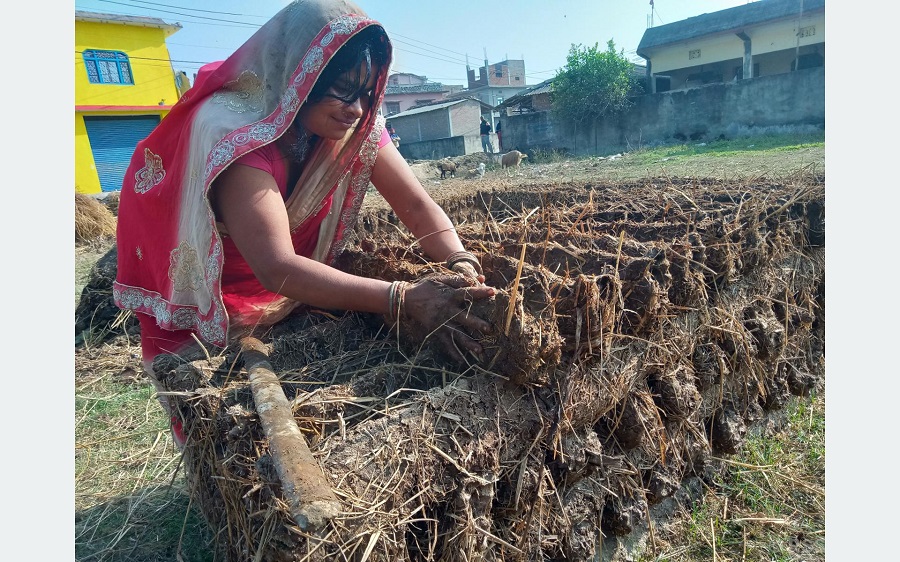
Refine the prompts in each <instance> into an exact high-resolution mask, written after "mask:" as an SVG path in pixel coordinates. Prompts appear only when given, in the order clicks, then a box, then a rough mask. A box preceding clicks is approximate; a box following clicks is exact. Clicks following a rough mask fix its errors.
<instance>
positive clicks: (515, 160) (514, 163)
mask: <svg viewBox="0 0 900 562" xmlns="http://www.w3.org/2000/svg"><path fill="white" fill-rule="evenodd" d="M525 158H528V155H527V154H522V153H521V152H519V151H518V150H510V151H509V152H507V153H506V154H504V155H503V156H502V157H501V158H500V168H518V167H519V164H521V163H522V160H524V159H525ZM507 174H509V172H507Z"/></svg>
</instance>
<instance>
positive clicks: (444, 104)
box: [388, 98, 491, 119]
mask: <svg viewBox="0 0 900 562" xmlns="http://www.w3.org/2000/svg"><path fill="white" fill-rule="evenodd" d="M467 101H474V102H476V103H478V104H480V105H481V106H483V107H486V108H490V107H491V106H490V105H488V104H486V103H484V102H483V101H481V100H479V99H478V98H462V99H456V100H451V101H440V102H436V103H430V104H428V105H420V106H419V107H414V108H412V109H407V110H406V111H401V112H400V113H395V114H393V115H391V116H390V117H389V118H388V119H396V118H398V117H407V116H409V115H418V114H420V113H428V112H431V111H437V110H439V109H447V108H448V107H451V106H454V105H456V104H459V103H463V102H467Z"/></svg>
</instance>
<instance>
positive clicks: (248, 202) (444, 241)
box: [212, 145, 494, 361]
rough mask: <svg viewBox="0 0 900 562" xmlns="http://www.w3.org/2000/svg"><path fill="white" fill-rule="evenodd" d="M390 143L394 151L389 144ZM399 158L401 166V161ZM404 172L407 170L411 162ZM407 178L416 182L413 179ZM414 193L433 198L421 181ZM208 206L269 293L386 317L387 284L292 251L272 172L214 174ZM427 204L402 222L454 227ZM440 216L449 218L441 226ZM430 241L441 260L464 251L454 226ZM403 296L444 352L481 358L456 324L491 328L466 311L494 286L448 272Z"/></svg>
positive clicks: (406, 308) (412, 208) (406, 310)
mask: <svg viewBox="0 0 900 562" xmlns="http://www.w3.org/2000/svg"><path fill="white" fill-rule="evenodd" d="M388 146H389V148H390V149H392V150H393V151H394V152H396V149H395V148H394V146H393V145H388ZM382 150H383V149H382ZM398 156H399V154H398ZM401 162H403V164H404V166H406V163H405V161H403V160H402V158H401ZM406 169H407V172H408V173H409V174H410V175H411V174H412V172H411V171H410V170H409V167H408V166H407V167H406ZM412 179H413V181H415V183H416V184H417V185H418V181H417V180H415V177H414V176H413V177H412ZM419 190H420V191H421V192H422V194H423V195H424V196H425V198H426V199H427V200H428V201H431V199H430V198H429V197H428V196H427V194H425V193H424V190H422V188H421V186H419ZM392 195H393V199H394V200H395V201H396V200H400V201H405V200H406V198H404V197H403V195H404V194H403V190H402V189H401V190H399V191H397V192H396V193H393V194H392ZM423 203H426V202H425V201H423ZM212 204H213V209H214V210H215V212H216V216H217V217H218V218H219V219H220V220H221V221H222V222H223V223H224V224H225V228H226V229H227V230H228V234H229V236H231V238H232V239H233V240H234V243H235V245H236V246H237V249H238V251H239V252H240V253H241V255H242V256H243V257H244V259H246V260H247V263H248V265H249V266H250V269H252V270H253V273H254V274H255V275H256V277H257V279H259V281H260V283H261V284H262V285H263V287H265V288H266V289H267V290H269V291H272V292H274V293H278V294H280V295H284V296H286V297H288V298H291V299H294V300H296V301H299V302H302V303H304V304H308V305H313V306H318V307H322V308H333V309H341V310H355V311H362V312H376V313H379V314H388V312H389V310H390V300H391V297H390V287H391V284H390V283H389V282H387V281H381V280H378V279H370V278H366V277H359V276H356V275H350V274H349V273H344V272H342V271H339V270H337V269H335V268H333V267H329V266H327V265H325V264H322V263H319V262H316V261H314V260H311V259H308V258H304V257H302V256H298V255H297V254H296V253H295V251H294V246H293V243H292V241H291V236H290V226H289V221H288V216H287V211H286V209H285V206H284V201H283V199H282V198H281V193H280V192H279V191H278V186H277V184H276V183H275V179H274V178H273V177H272V176H271V174H269V173H267V172H264V171H262V170H258V169H256V168H251V167H249V166H242V165H239V164H238V165H232V166H230V167H229V168H228V169H227V170H225V171H224V172H222V174H221V175H220V176H219V177H218V178H217V179H216V183H215V185H214V187H213V195H212ZM432 205H433V208H432V207H431V206H429V205H427V204H424V205H421V206H420V205H419V204H411V205H409V206H408V207H405V209H406V210H405V212H404V213H403V215H401V219H404V220H412V221H414V224H416V225H417V228H418V229H419V231H420V232H421V231H422V229H423V228H429V227H428V226H425V227H423V226H421V224H420V223H424V224H426V225H432V224H439V225H440V224H446V225H448V226H451V225H450V221H449V219H448V218H447V216H446V214H444V212H443V211H442V210H441V209H440V207H438V206H437V205H436V204H434V203H433V202H432ZM417 208H419V209H421V208H424V209H426V210H427V212H428V213H429V218H427V219H426V220H424V221H418V222H416V221H415V215H416V209H417ZM434 209H437V212H435V210H434ZM398 215H400V213H399V212H398ZM440 217H443V220H444V221H446V222H445V223H441V222H440ZM448 234H449V236H450V237H449V238H448V236H447V235H448ZM432 238H433V240H432V241H431V242H429V248H431V251H433V252H436V253H435V254H431V255H434V256H437V257H438V259H441V257H439V256H446V255H448V254H449V253H450V252H451V251H453V249H454V248H459V249H461V248H462V244H461V243H460V242H459V239H458V238H457V237H456V233H455V231H453V230H452V229H451V230H447V231H445V232H441V233H438V234H436V235H435V236H429V237H428V239H432ZM454 241H455V244H456V245H454V244H453V242H454ZM426 251H429V250H426ZM404 294H405V298H404V300H403V307H402V309H401V310H400V312H401V315H402V316H405V317H407V318H413V319H415V320H416V321H417V322H419V325H420V326H421V327H422V328H423V329H424V330H426V332H425V333H434V334H435V337H437V338H438V340H439V341H440V342H441V343H442V345H443V346H444V349H445V350H446V351H447V352H448V353H450V354H451V355H453V356H454V357H456V358H457V359H458V360H460V361H464V360H465V359H464V357H463V355H462V354H461V353H460V351H459V349H460V348H461V349H463V350H467V351H470V352H471V353H474V354H475V355H478V356H480V354H481V353H482V351H483V350H482V347H481V345H479V344H478V342H476V341H475V340H474V339H472V338H471V337H470V336H469V335H467V334H466V333H465V332H463V331H461V330H460V328H463V329H465V330H469V331H470V332H474V331H478V332H481V333H489V332H490V331H491V325H490V323H488V322H486V321H485V320H483V319H481V318H478V317H476V316H474V315H470V314H468V303H470V302H472V301H473V300H479V299H484V298H488V297H490V296H492V295H493V294H494V289H493V288H491V287H485V286H483V285H482V286H477V285H475V284H474V283H473V282H472V281H470V280H468V279H464V278H463V277H462V276H447V277H446V278H445V279H442V280H434V279H423V280H421V281H417V282H416V283H413V284H411V285H410V286H409V287H408V289H406V290H405V291H404Z"/></svg>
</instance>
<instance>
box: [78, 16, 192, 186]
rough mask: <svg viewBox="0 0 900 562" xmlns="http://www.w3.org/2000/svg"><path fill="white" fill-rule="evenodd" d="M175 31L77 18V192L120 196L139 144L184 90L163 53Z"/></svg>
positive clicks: (146, 21) (159, 24) (140, 21)
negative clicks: (133, 154) (128, 168)
mask: <svg viewBox="0 0 900 562" xmlns="http://www.w3.org/2000/svg"><path fill="white" fill-rule="evenodd" d="M179 29H181V25H179V24H169V23H166V22H164V21H163V20H161V19H158V18H151V17H140V16H123V15H118V14H100V13H94V12H83V11H76V12H75V191H76V192H81V193H100V192H108V191H119V190H120V189H121V188H122V178H123V177H124V175H125V169H126V168H127V167H128V163H129V161H130V160H131V155H132V153H133V152H134V148H135V147H136V146H137V143H138V141H140V140H141V139H143V138H144V137H146V136H147V135H148V134H149V133H150V131H152V130H153V128H154V127H156V125H157V123H159V121H160V119H162V118H163V117H165V115H166V114H167V113H168V112H169V110H170V109H171V108H172V105H174V104H175V102H176V101H178V98H179V96H180V93H181V91H183V90H186V88H185V87H184V85H185V84H184V80H186V79H187V77H186V76H177V75H176V73H175V72H174V70H173V68H172V63H171V59H170V57H169V49H168V48H167V47H166V38H167V37H168V36H170V35H172V34H173V33H175V32H176V31H178V30H179ZM182 74H183V73H182ZM176 77H177V78H178V81H179V84H176ZM179 86H181V88H179Z"/></svg>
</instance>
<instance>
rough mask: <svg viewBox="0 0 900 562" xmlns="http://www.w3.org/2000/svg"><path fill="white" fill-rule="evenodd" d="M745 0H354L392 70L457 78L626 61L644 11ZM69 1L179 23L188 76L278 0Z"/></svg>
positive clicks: (658, 18)
mask: <svg viewBox="0 0 900 562" xmlns="http://www.w3.org/2000/svg"><path fill="white" fill-rule="evenodd" d="M747 3H748V0H655V2H654V6H653V8H652V14H651V6H650V1H649V0H518V1H515V2H485V1H484V0H440V1H435V0H359V1H358V2H357V5H358V6H359V7H360V8H362V9H363V10H364V11H365V12H366V13H367V14H368V15H369V16H370V17H372V18H373V19H376V20H378V21H379V22H381V23H382V25H384V27H385V29H386V30H387V33H388V35H389V36H390V37H391V40H392V42H393V45H394V63H393V65H392V68H391V70H392V71H393V72H409V73H413V74H418V75H420V76H426V77H427V78H428V79H429V80H432V81H435V82H442V83H444V84H461V85H465V84H466V62H467V60H468V64H469V65H470V67H471V68H472V69H477V68H479V67H481V66H483V65H484V59H485V52H487V60H488V63H489V64H494V63H497V62H501V61H503V60H506V59H522V60H524V61H525V83H526V85H533V84H538V83H539V82H542V81H543V80H546V79H548V78H552V77H553V76H554V74H555V73H556V71H557V70H558V69H560V68H562V67H563V66H565V64H566V55H567V54H568V52H569V49H570V48H571V46H572V45H573V44H581V45H585V46H593V45H594V44H595V43H598V44H599V45H600V47H602V48H605V46H606V43H607V41H609V40H610V39H612V40H613V41H614V42H615V45H616V50H617V51H624V53H625V56H626V57H628V58H629V59H630V60H633V61H635V62H643V59H641V58H640V57H638V56H637V55H636V54H635V50H636V49H637V46H638V44H639V43H640V41H641V37H642V36H643V33H644V31H645V30H646V29H647V27H648V24H649V23H650V19H651V15H652V19H653V23H654V24H655V25H657V26H658V25H663V24H666V23H672V22H675V21H679V20H682V19H686V18H689V17H693V16H698V15H700V14H703V13H709V12H715V11H718V10H723V9H726V8H732V7H734V6H740V5H743V4H747ZM74 4H75V9H76V10H86V11H91V12H103V13H116V14H130V15H141V16H150V17H158V18H160V19H162V20H164V21H166V22H168V23H176V22H177V23H180V24H181V25H182V29H181V30H179V31H177V32H176V33H175V34H173V35H171V36H170V37H169V38H168V39H167V40H166V44H167V45H168V47H169V54H170V56H171V58H172V61H173V66H174V68H175V70H183V71H185V72H186V73H187V74H188V76H193V75H194V73H195V72H196V71H197V69H198V68H199V67H200V66H201V65H202V64H203V63H207V62H212V61H214V60H221V59H224V58H226V57H227V56H228V55H229V54H231V53H232V52H234V51H235V50H236V49H237V48H238V47H239V46H240V45H241V44H242V43H243V42H244V41H245V40H246V39H247V38H249V37H250V36H251V35H252V34H253V32H254V31H255V30H256V29H257V28H258V27H259V26H260V25H262V24H263V23H265V22H266V21H267V20H268V19H270V18H271V17H272V16H273V15H275V13H277V12H278V10H280V9H281V8H283V7H284V6H285V5H287V4H288V2H287V1H285V0H256V1H255V2H247V1H246V0H215V1H213V0H153V1H143V0H75V2H74Z"/></svg>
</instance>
